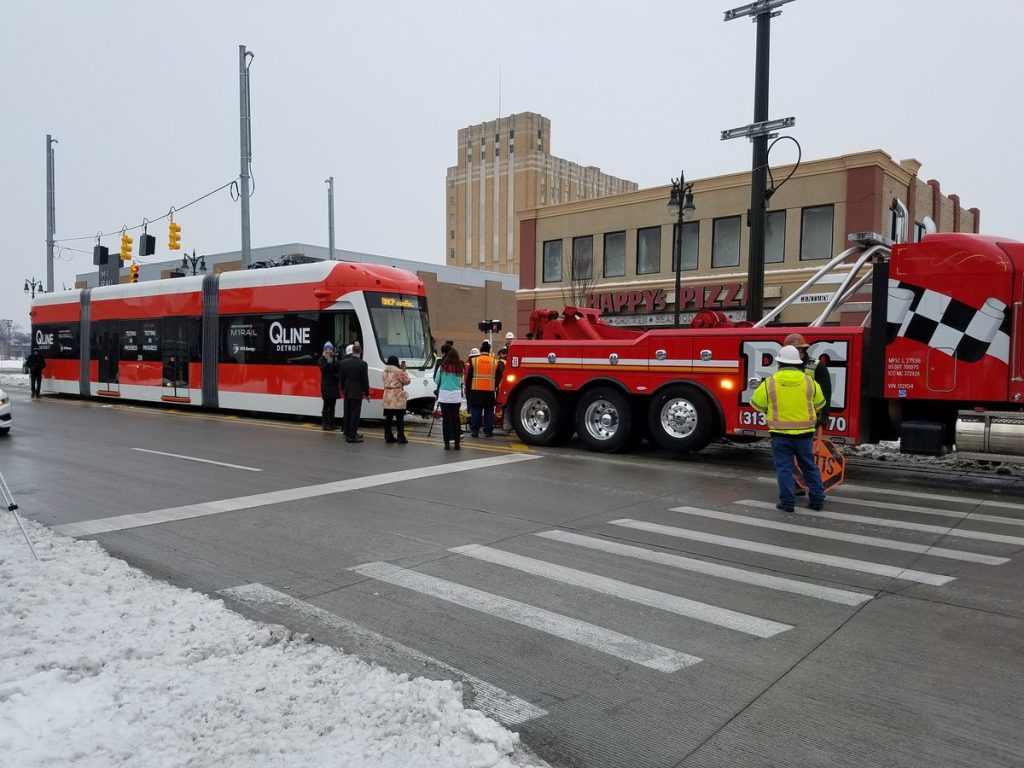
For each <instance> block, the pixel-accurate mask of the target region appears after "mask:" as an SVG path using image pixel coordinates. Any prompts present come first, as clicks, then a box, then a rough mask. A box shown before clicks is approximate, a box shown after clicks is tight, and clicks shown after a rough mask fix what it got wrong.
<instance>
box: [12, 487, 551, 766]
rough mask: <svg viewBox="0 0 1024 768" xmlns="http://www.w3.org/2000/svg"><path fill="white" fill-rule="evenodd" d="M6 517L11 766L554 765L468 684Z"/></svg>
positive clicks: (35, 525) (91, 543) (32, 523)
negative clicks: (274, 618) (393, 662)
mask: <svg viewBox="0 0 1024 768" xmlns="http://www.w3.org/2000/svg"><path fill="white" fill-rule="evenodd" d="M0 469H2V467H0ZM9 479H10V478H8V480H9ZM0 515H2V516H0V638H2V642H0V754H3V755H4V758H3V762H4V764H5V765H11V766H14V765H17V766H19V768H31V767H32V766H40V767H42V766H55V765H79V766H114V765H122V766H127V765H131V766H145V767H146V768H155V767H157V766H182V765H189V766H208V765H217V766H295V765H308V766H367V767H369V766H374V767H378V766H393V767H394V768H399V766H401V767H402V768H407V767H408V766H417V767H420V766H451V767H452V768H462V767H463V766H465V767H466V768H469V767H470V766H472V767H473V768H488V767H490V766H496V767H501V768H512V767H513V766H540V765H543V764H542V763H538V762H535V761H531V760H530V759H529V758H527V757H525V753H524V751H523V750H522V748H521V747H520V746H519V738H518V736H517V734H515V733H511V732H510V731H507V730H505V729H504V728H503V727H501V726H500V725H498V724H497V723H495V722H494V721H493V720H490V719H488V718H486V717H485V716H484V715H482V714H481V713H479V712H477V711H475V710H468V709H465V708H464V707H463V705H462V697H461V692H460V686H459V684H457V683H452V682H450V681H432V680H426V679H422V678H417V679H410V678H409V677H408V676H406V675H396V674H392V673H390V672H388V671H387V670H385V669H383V668H381V667H376V666H371V665H369V664H367V663H365V662H362V661H360V660H359V659H358V658H356V657H354V656H350V655H348V654H345V653H343V652H342V651H340V650H337V649H334V648H331V647H328V646H324V645H320V644H318V643H315V642H310V641H308V639H306V638H305V637H303V636H299V635H295V634H293V633H291V632H290V631H288V630H286V629H285V628H283V627H280V626H273V625H265V624H259V623H256V622H252V621H249V620H248V619H245V618H243V617H241V616H239V615H238V614H235V613H233V612H231V611H229V610H228V609H227V608H225V607H224V604H223V603H222V602H221V601H220V600H213V599H210V598H208V597H206V596H204V595H202V594H199V593H196V592H193V591H191V590H182V589H178V588H176V587H172V586H170V585H168V584H165V583H163V582H158V581H155V580H153V579H151V578H150V577H148V576H146V575H145V574H143V573H142V572H140V571H138V570H136V569H134V568H130V567H129V566H128V565H127V564H125V563H124V562H123V561H121V560H117V559H115V558H112V557H110V556H109V555H108V554H106V552H104V551H103V549H101V548H100V547H99V545H97V544H96V543H94V542H91V541H78V540H74V539H69V538H65V537H62V536H58V535H56V534H54V533H53V532H52V531H50V530H49V529H48V528H46V527H44V526H42V525H39V524H37V523H34V522H32V521H30V520H25V519H24V518H23V522H24V525H25V528H26V530H27V531H28V535H29V536H30V537H31V539H32V542H33V544H34V546H35V549H36V551H37V552H38V554H39V557H40V561H39V562H36V561H35V560H34V559H33V558H32V553H31V551H30V549H29V547H28V544H26V543H25V540H24V538H23V537H22V535H21V531H20V530H19V529H18V526H17V523H16V521H15V519H14V516H13V514H11V513H10V512H8V511H7V510H6V509H2V510H0Z"/></svg>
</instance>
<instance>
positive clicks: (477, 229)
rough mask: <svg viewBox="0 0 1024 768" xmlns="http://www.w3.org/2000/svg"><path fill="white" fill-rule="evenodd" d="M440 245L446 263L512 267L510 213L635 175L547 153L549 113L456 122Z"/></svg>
mask: <svg viewBox="0 0 1024 768" xmlns="http://www.w3.org/2000/svg"><path fill="white" fill-rule="evenodd" d="M446 187H447V205H446V206H445V213H446V217H445V220H446V227H445V253H446V254H447V259H446V263H447V265H448V266H450V267H470V268H474V269H485V270H489V271H492V272H504V273H507V274H513V275H517V274H519V231H518V228H517V227H516V213H517V212H518V211H523V210H532V209H536V208H540V207H543V206H546V205H556V204H559V203H570V202H574V201H577V200H589V199H592V198H596V197H605V196H606V195H617V194H621V193H623V192H633V191H635V190H636V189H637V185H636V183H635V182H632V181H626V180H625V179H619V178H616V177H615V176H609V175H608V174H606V173H602V172H601V169H600V168H597V167H595V166H592V165H588V166H582V165H577V164H576V163H572V162H569V161H568V160H563V159H562V158H560V157H554V156H552V155H551V121H550V120H548V118H546V117H544V116H543V115H538V114H536V113H534V112H520V113H519V114H515V115H510V116H508V117H502V118H498V119H497V120H491V121H490V122H486V123H480V124H479V125H471V126H469V127H468V128H460V129H459V154H458V165H455V166H452V167H451V168H449V169H448V176H447V184H446Z"/></svg>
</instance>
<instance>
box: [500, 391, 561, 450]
mask: <svg viewBox="0 0 1024 768" xmlns="http://www.w3.org/2000/svg"><path fill="white" fill-rule="evenodd" d="M564 420H565V414H564V413H563V412H562V404H561V403H560V402H559V401H558V398H557V397H556V396H555V393H554V392H552V391H551V390H550V389H548V388H547V387H544V386H541V385H539V384H533V385H531V386H529V387H527V388H526V389H524V390H523V391H522V392H521V393H520V394H519V396H518V397H517V398H516V400H515V407H514V408H513V409H512V428H513V429H515V431H516V434H517V435H519V439H520V440H522V441H523V442H524V443H526V444H527V445H552V444H553V443H556V442H558V440H559V437H560V436H561V435H564V434H565V430H564V427H565V424H564Z"/></svg>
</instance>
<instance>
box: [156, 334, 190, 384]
mask: <svg viewBox="0 0 1024 768" xmlns="http://www.w3.org/2000/svg"><path fill="white" fill-rule="evenodd" d="M161 342H162V349H163V363H164V390H163V394H164V395H165V396H171V397H188V394H189V393H188V389H189V386H188V360H189V349H188V318H187V317H165V318H164V319H163V328H162V329H161Z"/></svg>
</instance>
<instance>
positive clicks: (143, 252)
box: [139, 232, 156, 256]
mask: <svg viewBox="0 0 1024 768" xmlns="http://www.w3.org/2000/svg"><path fill="white" fill-rule="evenodd" d="M154 253H156V238H155V237H153V236H152V235H147V234H146V233H145V232H143V233H142V234H141V235H139V256H152V255H153V254H154Z"/></svg>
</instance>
